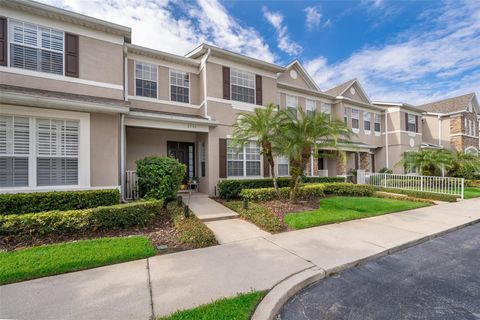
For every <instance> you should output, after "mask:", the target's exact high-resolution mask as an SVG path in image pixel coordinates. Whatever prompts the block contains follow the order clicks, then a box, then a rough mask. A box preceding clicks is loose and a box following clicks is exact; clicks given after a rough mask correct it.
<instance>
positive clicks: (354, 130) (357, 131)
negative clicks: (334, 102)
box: [352, 128, 360, 133]
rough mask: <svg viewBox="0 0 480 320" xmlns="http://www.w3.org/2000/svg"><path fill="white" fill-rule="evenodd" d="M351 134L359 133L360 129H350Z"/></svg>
mask: <svg viewBox="0 0 480 320" xmlns="http://www.w3.org/2000/svg"><path fill="white" fill-rule="evenodd" d="M352 132H353V133H359V132H360V129H357V128H352Z"/></svg>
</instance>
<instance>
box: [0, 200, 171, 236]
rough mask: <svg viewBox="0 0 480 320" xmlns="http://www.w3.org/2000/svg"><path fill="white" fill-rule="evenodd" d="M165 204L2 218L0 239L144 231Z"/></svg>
mask: <svg viewBox="0 0 480 320" xmlns="http://www.w3.org/2000/svg"><path fill="white" fill-rule="evenodd" d="M162 206H163V201H161V200H151V201H138V202H132V203H127V204H117V205H114V206H108V207H97V208H91V209H83V210H70V211H50V212H42V213H27V214H21V215H4V216H0V235H2V236H21V237H27V238H36V237H39V236H40V237H41V236H48V235H59V234H74V233H83V232H89V231H96V230H110V229H115V228H128V227H143V226H146V225H148V224H149V223H151V222H152V221H153V219H154V218H155V216H156V215H157V214H160V212H161V208H162Z"/></svg>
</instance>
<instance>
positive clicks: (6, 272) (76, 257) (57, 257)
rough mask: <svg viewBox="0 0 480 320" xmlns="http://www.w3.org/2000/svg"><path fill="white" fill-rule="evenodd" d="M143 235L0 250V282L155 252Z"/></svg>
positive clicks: (80, 268)
mask: <svg viewBox="0 0 480 320" xmlns="http://www.w3.org/2000/svg"><path fill="white" fill-rule="evenodd" d="M155 253H156V251H155V248H154V247H153V245H152V244H151V243H150V241H149V240H148V239H147V238H146V237H140V236H136V237H128V238H102V239H95V240H82V241H77V242H68V243H60V244H52V245H45V246H39V247H32V248H26V249H20V250H15V251H11V252H1V253H0V284H6V283H12V282H18V281H23V280H29V279H34V278H40V277H45V276H50V275H54V274H60V273H65V272H71V271H77V270H83V269H88V268H94V267H99V266H104V265H108V264H114V263H119V262H125V261H130V260H136V259H141V258H146V257H150V256H153V255H155Z"/></svg>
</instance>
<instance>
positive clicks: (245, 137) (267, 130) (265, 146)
mask: <svg viewBox="0 0 480 320" xmlns="http://www.w3.org/2000/svg"><path fill="white" fill-rule="evenodd" d="M278 120H279V116H278V112H277V106H276V105H275V104H273V103H270V104H269V105H267V106H266V107H265V108H255V110H254V112H253V113H240V115H239V116H238V118H237V121H236V122H235V124H234V126H233V140H232V144H233V145H239V146H242V147H243V146H244V145H245V144H246V143H247V142H248V141H251V140H255V139H256V140H257V141H258V143H259V144H260V146H261V151H260V153H261V154H262V155H263V156H264V157H265V159H266V160H267V162H268V165H269V167H270V173H271V175H272V178H273V186H274V187H275V189H276V190H278V184H277V179H276V175H275V161H274V158H273V142H272V141H273V139H274V136H275V135H276V134H277V132H278Z"/></svg>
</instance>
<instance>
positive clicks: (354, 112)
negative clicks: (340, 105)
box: [351, 108, 360, 133]
mask: <svg viewBox="0 0 480 320" xmlns="http://www.w3.org/2000/svg"><path fill="white" fill-rule="evenodd" d="M351 110H352V111H351V118H352V121H351V122H352V131H353V132H355V133H359V132H360V110H359V109H355V108H352V109H351ZM353 120H357V127H356V128H355V127H354V126H353Z"/></svg>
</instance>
